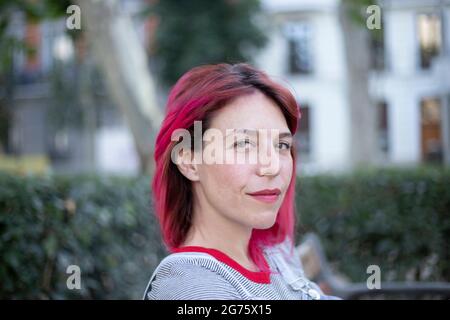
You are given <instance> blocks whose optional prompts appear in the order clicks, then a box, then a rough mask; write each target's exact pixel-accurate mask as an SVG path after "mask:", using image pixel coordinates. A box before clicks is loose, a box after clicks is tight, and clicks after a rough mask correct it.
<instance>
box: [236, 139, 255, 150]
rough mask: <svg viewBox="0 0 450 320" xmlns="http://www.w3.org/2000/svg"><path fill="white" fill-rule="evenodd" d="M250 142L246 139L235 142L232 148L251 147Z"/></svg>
mask: <svg viewBox="0 0 450 320" xmlns="http://www.w3.org/2000/svg"><path fill="white" fill-rule="evenodd" d="M251 144H252V143H251V141H250V140H248V139H245V140H241V141H236V142H235V143H234V147H238V148H245V147H246V146H247V145H251Z"/></svg>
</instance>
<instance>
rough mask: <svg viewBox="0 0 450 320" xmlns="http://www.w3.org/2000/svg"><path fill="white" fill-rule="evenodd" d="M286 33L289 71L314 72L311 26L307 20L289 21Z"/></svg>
mask: <svg viewBox="0 0 450 320" xmlns="http://www.w3.org/2000/svg"><path fill="white" fill-rule="evenodd" d="M284 33H285V36H286V39H287V43H288V71H289V73H291V74H310V73H312V72H313V62H312V53H311V38H312V31H311V26H310V25H309V24H308V23H305V22H296V23H288V24H286V25H285V28H284Z"/></svg>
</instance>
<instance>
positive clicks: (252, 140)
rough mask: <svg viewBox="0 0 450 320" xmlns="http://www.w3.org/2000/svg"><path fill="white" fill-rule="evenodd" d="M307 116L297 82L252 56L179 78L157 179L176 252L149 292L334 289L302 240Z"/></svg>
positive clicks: (192, 294) (307, 293)
mask: <svg viewBox="0 0 450 320" xmlns="http://www.w3.org/2000/svg"><path fill="white" fill-rule="evenodd" d="M298 118H299V109H298V106H297V103H296V100H295V98H294V97H293V95H292V94H291V93H290V92H289V90H287V89H286V88H284V87H283V86H281V85H279V84H277V83H275V82H274V81H273V80H271V79H270V78H269V77H268V76H267V75H266V74H265V73H263V72H262V71H259V70H257V69H255V68H253V67H252V66H250V65H248V64H236V65H229V64H218V65H206V66H200V67H196V68H194V69H192V70H190V71H188V72H187V73H186V74H185V75H183V76H182V77H181V78H180V79H179V80H178V82H177V83H176V84H175V86H174V87H173V89H172V91H171V93H170V95H169V99H168V103H167V110H166V118H165V120H164V121H163V123H162V127H161V130H160V132H159V134H158V136H157V139H156V147H155V161H156V171H155V172H156V174H155V176H154V179H153V181H152V189H153V196H154V204H155V210H156V213H157V216H158V219H159V222H160V226H161V231H162V235H163V238H164V242H165V244H166V246H167V247H168V249H169V250H170V251H171V254H170V255H168V256H167V257H166V258H165V259H164V260H163V261H161V263H160V264H159V266H158V267H157V269H156V270H155V271H154V273H153V275H152V277H151V279H150V281H149V284H148V286H147V289H146V290H145V293H144V299H320V298H327V297H326V296H324V295H323V293H322V292H321V291H320V289H319V288H318V286H316V285H315V284H313V283H311V282H310V281H308V280H307V279H306V278H305V276H304V274H303V270H302V267H301V264H300V259H299V256H298V255H297V253H296V251H295V250H294V216H295V212H294V195H295V176H296V174H295V163H296V161H295V159H296V154H295V148H294V134H295V132H296V129H297V122H298ZM199 124H200V125H201V129H199ZM183 129H185V130H183ZM199 130H200V132H199ZM179 132H182V135H179V134H178V133H179ZM198 133H200V134H198ZM181 137H182V138H183V139H182V141H180V138H181ZM252 160H253V161H252ZM255 160H256V161H255Z"/></svg>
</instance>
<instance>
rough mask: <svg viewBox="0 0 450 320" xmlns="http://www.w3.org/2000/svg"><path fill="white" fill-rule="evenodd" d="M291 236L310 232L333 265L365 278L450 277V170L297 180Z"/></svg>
mask: <svg viewBox="0 0 450 320" xmlns="http://www.w3.org/2000/svg"><path fill="white" fill-rule="evenodd" d="M297 192H298V196H297V199H296V205H297V211H298V213H299V215H300V217H299V220H300V223H299V224H298V232H297V234H304V233H305V232H308V231H314V232H316V233H317V234H318V235H319V236H320V238H321V240H322V242H323V244H324V247H325V251H326V255H327V258H328V259H329V260H331V261H333V262H334V263H333V266H334V267H335V268H336V269H337V270H338V271H339V272H341V273H342V274H344V275H346V276H348V277H349V278H350V279H351V280H353V281H365V280H366V279H367V277H368V274H367V273H366V270H367V266H369V265H370V264H375V265H378V266H380V268H381V276H382V279H383V280H386V281H394V280H397V281H405V280H417V281H450V170H448V169H446V170H442V169H439V168H433V167H429V168H416V169H403V170H399V169H385V170H373V171H369V172H367V171H366V172H359V173H355V174H352V175H344V176H315V177H308V178H301V179H300V180H299V183H298V189H297Z"/></svg>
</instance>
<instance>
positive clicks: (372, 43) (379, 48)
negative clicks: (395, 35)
mask: <svg viewBox="0 0 450 320" xmlns="http://www.w3.org/2000/svg"><path fill="white" fill-rule="evenodd" d="M369 47H370V68H371V69H372V70H378V71H381V70H384V68H385V67H386V61H385V49H384V31H383V29H381V30H376V29H375V30H372V31H371V32H369Z"/></svg>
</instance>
